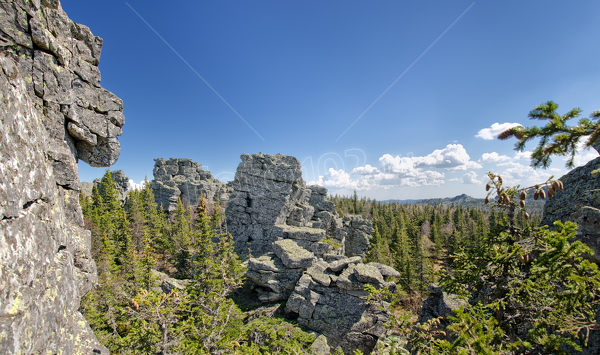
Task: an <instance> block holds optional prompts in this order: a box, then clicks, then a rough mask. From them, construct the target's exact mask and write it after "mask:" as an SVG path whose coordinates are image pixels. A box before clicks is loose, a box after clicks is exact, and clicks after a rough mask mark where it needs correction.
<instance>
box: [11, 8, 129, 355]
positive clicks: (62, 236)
mask: <svg viewBox="0 0 600 355" xmlns="http://www.w3.org/2000/svg"><path fill="white" fill-rule="evenodd" d="M101 48H102V39H101V38H99V37H95V36H94V35H92V33H91V31H90V30H89V28H87V27H86V26H83V25H80V24H77V23H74V22H73V21H71V20H70V19H69V18H68V17H67V15H66V14H65V12H64V11H63V10H62V8H61V6H60V3H59V1H57V0H53V1H49V0H43V1H40V0H32V1H25V0H14V1H9V2H2V3H0V67H1V70H0V101H1V102H2V103H1V104H0V118H1V120H0V171H1V172H2V174H0V339H1V340H0V353H2V354H39V353H53V354H54V353H64V354H81V353H85V354H92V353H96V354H98V353H102V354H107V353H108V351H107V350H106V348H104V347H103V346H102V345H101V344H99V343H98V341H97V339H96V337H95V336H94V334H93V332H92V331H91V329H90V327H89V325H88V324H87V322H86V321H85V319H84V318H83V316H82V315H81V313H79V311H78V308H79V303H80V299H81V297H83V295H85V294H86V293H87V292H88V291H89V290H90V289H91V288H92V287H93V286H94V284H95V282H96V279H97V275H96V266H95V264H94V262H93V260H92V259H91V253H90V243H91V242H90V232H89V231H87V230H85V229H84V228H83V226H84V223H83V215H82V213H81V207H80V206H79V202H78V196H79V188H80V186H79V179H78V171H77V160H78V159H82V160H83V161H85V162H87V163H88V164H90V165H92V166H108V165H110V164H112V163H114V162H115V161H116V160H117V158H118V157H119V153H120V145H119V141H118V140H117V136H119V135H121V126H123V124H124V117H123V113H122V110H123V105H122V102H121V100H120V99H119V98H118V97H116V96H115V95H114V94H112V93H111V92H109V91H107V90H105V89H103V88H102V87H101V86H100V72H99V70H98V63H99V59H100V50H101Z"/></svg>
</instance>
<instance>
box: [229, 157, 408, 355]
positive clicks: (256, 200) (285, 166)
mask: <svg viewBox="0 0 600 355" xmlns="http://www.w3.org/2000/svg"><path fill="white" fill-rule="evenodd" d="M241 159H242V163H240V165H239V166H238V168H237V171H236V175H235V180H234V182H233V192H232V193H231V195H230V199H229V203H228V205H227V209H226V212H225V213H226V217H227V224H228V230H229V231H230V232H231V234H232V235H233V237H234V240H235V242H236V250H237V252H238V254H240V255H245V256H246V257H248V256H254V257H250V259H249V260H248V271H247V273H246V275H247V276H248V279H249V280H251V282H252V283H253V287H254V289H255V290H256V292H258V297H259V300H261V301H262V302H273V301H280V300H287V303H286V311H287V312H288V313H289V314H290V315H292V316H294V317H296V318H297V319H298V323H299V324H300V325H302V326H305V327H307V328H308V329H311V330H314V331H316V332H319V333H321V334H322V335H323V336H324V337H321V338H319V339H321V343H320V347H321V348H322V349H324V350H323V351H324V352H323V353H328V350H327V349H329V348H331V347H333V348H338V347H340V348H341V349H342V350H343V351H344V353H345V354H352V353H353V351H354V350H356V349H359V350H361V351H363V352H364V353H370V352H371V351H372V350H373V349H374V347H375V345H376V344H377V341H378V339H379V338H380V337H382V336H383V335H384V333H385V330H386V328H385V327H384V325H383V324H384V323H385V322H386V321H387V319H388V316H387V314H386V313H385V312H384V311H381V310H380V309H379V308H378V307H377V306H375V305H366V304H365V303H364V302H365V301H364V299H363V297H366V296H367V294H368V292H367V291H366V289H365V286H366V285H367V284H370V285H372V286H374V287H376V288H388V289H390V290H395V289H396V285H395V284H394V283H393V282H388V281H387V280H386V279H387V278H389V277H397V276H399V273H398V272H397V271H396V270H394V269H393V268H391V267H388V266H385V265H381V264H377V263H369V264H363V263H362V258H363V256H364V255H365V254H366V252H367V250H368V247H369V239H370V233H372V232H373V227H372V223H371V221H368V220H363V219H362V218H361V217H358V216H351V217H346V218H344V219H341V218H338V215H337V213H336V211H335V206H334V204H333V203H332V202H330V201H327V199H326V197H327V189H325V188H323V187H321V186H310V187H307V186H306V183H305V182H304V180H302V172H301V170H300V168H301V167H300V162H299V161H298V160H297V159H296V158H294V157H291V156H286V155H282V154H277V155H268V154H262V153H260V154H254V155H249V154H242V156H241ZM325 339H326V341H325Z"/></svg>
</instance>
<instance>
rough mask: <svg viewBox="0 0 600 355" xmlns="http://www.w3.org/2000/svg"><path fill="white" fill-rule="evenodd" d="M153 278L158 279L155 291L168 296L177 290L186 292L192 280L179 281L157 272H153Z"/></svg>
mask: <svg viewBox="0 0 600 355" xmlns="http://www.w3.org/2000/svg"><path fill="white" fill-rule="evenodd" d="M152 277H154V278H155V279H156V287H155V288H154V290H155V291H158V292H161V291H162V292H163V293H167V294H168V293H171V291H173V290H175V289H177V290H184V289H185V288H186V287H187V285H188V284H189V283H190V280H179V279H176V278H173V277H170V276H169V275H167V274H165V273H163V272H160V271H156V270H152Z"/></svg>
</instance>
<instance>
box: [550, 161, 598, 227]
mask: <svg viewBox="0 0 600 355" xmlns="http://www.w3.org/2000/svg"><path fill="white" fill-rule="evenodd" d="M596 169H600V158H596V159H594V160H592V161H590V162H588V163H587V164H586V165H584V166H580V167H578V168H575V169H573V170H571V171H570V172H569V173H567V174H566V175H564V176H562V177H561V178H560V181H562V182H563V184H564V187H565V188H564V190H558V191H556V194H555V195H554V196H553V197H552V198H551V199H548V200H547V202H546V204H545V205H544V214H543V216H542V222H541V225H549V226H552V223H554V221H556V220H560V221H561V222H563V223H564V222H566V221H568V220H569V218H570V217H571V215H572V214H573V213H575V212H577V211H578V210H579V209H580V208H582V207H583V206H591V207H594V208H600V179H598V177H595V176H593V175H592V171H594V170H596Z"/></svg>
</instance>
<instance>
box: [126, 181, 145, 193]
mask: <svg viewBox="0 0 600 355" xmlns="http://www.w3.org/2000/svg"><path fill="white" fill-rule="evenodd" d="M144 184H145V181H142V182H141V183H139V184H136V183H135V181H133V179H129V189H128V190H127V191H131V190H141V189H143V188H144Z"/></svg>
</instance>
